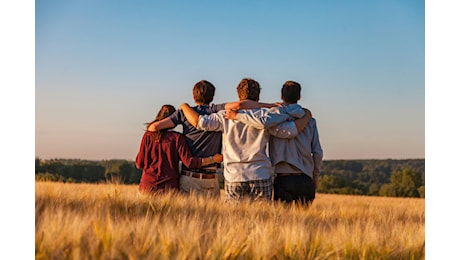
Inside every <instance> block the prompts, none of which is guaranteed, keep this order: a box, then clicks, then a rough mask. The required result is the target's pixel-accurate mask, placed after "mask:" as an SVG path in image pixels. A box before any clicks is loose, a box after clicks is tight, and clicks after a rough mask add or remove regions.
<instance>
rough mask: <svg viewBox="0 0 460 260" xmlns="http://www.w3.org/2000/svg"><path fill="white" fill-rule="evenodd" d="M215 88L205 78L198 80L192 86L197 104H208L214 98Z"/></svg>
mask: <svg viewBox="0 0 460 260" xmlns="http://www.w3.org/2000/svg"><path fill="white" fill-rule="evenodd" d="M215 91H216V88H215V87H214V85H213V84H212V83H211V82H209V81H207V80H200V81H198V82H197V83H196V84H195V86H193V99H195V102H196V103H198V104H206V105H207V104H209V103H211V102H212V100H213V99H214V93H215Z"/></svg>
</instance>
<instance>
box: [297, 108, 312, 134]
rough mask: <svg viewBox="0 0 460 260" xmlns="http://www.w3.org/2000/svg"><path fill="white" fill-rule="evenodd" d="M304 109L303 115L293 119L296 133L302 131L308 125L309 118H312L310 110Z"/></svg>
mask: <svg viewBox="0 0 460 260" xmlns="http://www.w3.org/2000/svg"><path fill="white" fill-rule="evenodd" d="M304 111H305V115H304V116H303V117H301V118H299V119H296V120H295V121H294V123H295V127H296V128H297V132H298V133H300V132H302V131H303V130H304V129H305V127H306V126H307V125H308V122H310V119H311V118H312V115H311V112H310V110H308V109H304Z"/></svg>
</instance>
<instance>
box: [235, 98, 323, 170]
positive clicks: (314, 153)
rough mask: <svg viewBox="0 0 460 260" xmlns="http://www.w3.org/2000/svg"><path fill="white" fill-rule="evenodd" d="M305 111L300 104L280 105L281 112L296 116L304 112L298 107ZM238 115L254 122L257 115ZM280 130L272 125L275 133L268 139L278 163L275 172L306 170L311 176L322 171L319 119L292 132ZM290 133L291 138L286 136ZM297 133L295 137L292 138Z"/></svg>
mask: <svg viewBox="0 0 460 260" xmlns="http://www.w3.org/2000/svg"><path fill="white" fill-rule="evenodd" d="M300 110H301V111H303V109H302V107H301V106H300V105H298V104H290V105H287V106H286V105H283V106H282V107H281V108H279V112H280V113H284V114H288V115H290V116H292V118H293V119H297V118H300V117H302V116H303V114H302V113H299V111H300ZM237 119H238V120H239V121H240V122H242V123H245V124H248V125H254V122H256V121H257V120H258V119H257V118H254V117H253V115H251V114H245V115H244V116H237ZM275 128H281V129H280V130H279V131H278V132H277V131H273V129H274V128H271V129H270V133H271V134H272V136H271V137H270V142H269V151H270V159H271V162H272V165H273V166H275V172H276V173H294V172H296V173H304V174H306V175H308V176H310V177H311V178H313V176H317V175H319V173H320V169H321V164H322V159H323V150H322V148H321V144H320V142H319V134H318V129H317V126H316V120H315V119H314V118H312V119H310V121H309V122H308V124H307V126H306V127H305V128H304V129H303V131H302V132H300V133H298V135H297V134H291V135H284V136H283V135H280V134H279V133H282V132H283V131H285V130H284V129H283V127H282V126H277V127H275ZM286 137H288V138H286ZM292 137H294V138H292Z"/></svg>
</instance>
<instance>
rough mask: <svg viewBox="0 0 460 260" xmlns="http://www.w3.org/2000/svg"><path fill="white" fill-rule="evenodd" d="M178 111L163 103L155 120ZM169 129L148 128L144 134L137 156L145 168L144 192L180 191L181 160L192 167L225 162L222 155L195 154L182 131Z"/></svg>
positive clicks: (141, 185)
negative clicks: (153, 130) (198, 155)
mask: <svg viewBox="0 0 460 260" xmlns="http://www.w3.org/2000/svg"><path fill="white" fill-rule="evenodd" d="M175 111H176V109H175V108H174V107H173V106H171V105H163V106H162V107H161V109H160V111H159V112H158V114H157V116H156V118H155V120H154V121H153V122H157V121H159V120H162V119H164V118H166V117H168V116H170V115H171V114H173V113H174V112H175ZM153 122H150V123H148V125H151V124H152V123H153ZM147 127H148V126H147ZM169 129H170V128H169ZM169 129H163V130H160V131H156V132H150V131H145V133H144V136H143V137H142V142H141V146H140V149H139V153H138V154H137V156H136V167H137V168H139V169H142V170H143V172H142V177H141V181H140V184H139V190H140V191H141V192H148V193H152V192H156V191H160V190H168V189H176V190H178V189H179V176H180V174H179V161H182V163H183V164H184V165H185V166H186V167H188V168H191V169H193V168H200V167H202V166H205V165H208V164H211V163H214V162H216V163H220V162H222V155H221V154H214V155H213V156H211V157H205V158H200V157H193V156H192V152H191V151H190V148H189V146H188V144H187V141H186V139H185V137H184V136H183V135H182V134H180V133H178V132H175V131H168V130H169Z"/></svg>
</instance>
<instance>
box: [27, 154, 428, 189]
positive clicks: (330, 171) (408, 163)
mask: <svg viewBox="0 0 460 260" xmlns="http://www.w3.org/2000/svg"><path fill="white" fill-rule="evenodd" d="M141 175H142V170H139V169H137V168H136V166H135V164H134V161H128V160H102V161H89V160H79V159H52V160H43V159H39V158H36V159H35V179H36V180H47V181H61V182H107V181H117V182H121V183H126V184H138V183H139V181H140V179H141ZM318 192H320V193H336V194H354V195H371V196H391V197H421V198H424V197H425V160H424V159H407V160H391V159H388V160H326V161H323V165H322V168H321V175H320V178H319V181H318Z"/></svg>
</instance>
